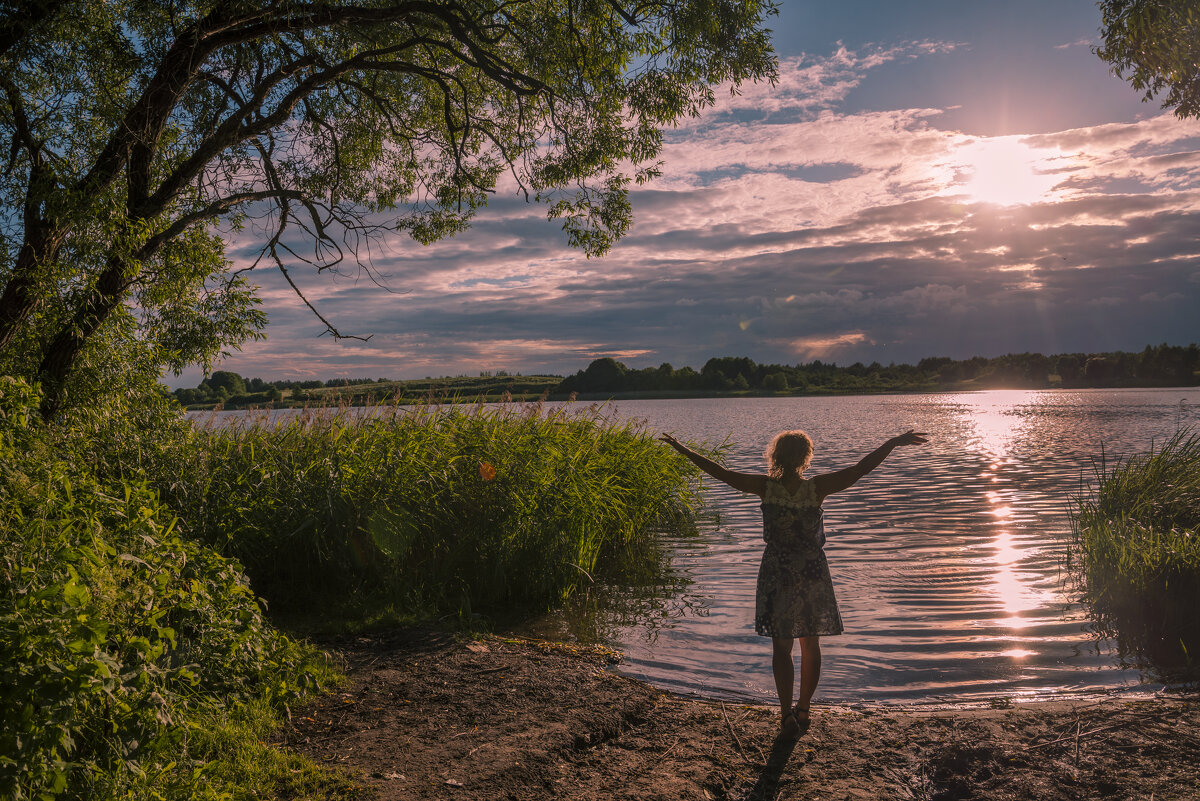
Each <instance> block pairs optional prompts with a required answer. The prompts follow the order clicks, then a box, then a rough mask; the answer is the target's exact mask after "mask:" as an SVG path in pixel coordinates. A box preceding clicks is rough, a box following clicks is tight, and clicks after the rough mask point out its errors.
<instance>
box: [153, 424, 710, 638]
mask: <svg viewBox="0 0 1200 801" xmlns="http://www.w3.org/2000/svg"><path fill="white" fill-rule="evenodd" d="M195 452H196V453H197V454H198V455H199V458H198V460H196V461H195V463H194V465H193V471H192V472H190V473H188V474H187V475H180V474H179V473H178V472H172V473H171V474H170V475H164V476H162V483H161V486H162V489H163V493H164V498H166V499H167V500H168V502H169V503H170V504H171V506H172V507H173V508H175V509H178V510H179V513H180V515H181V518H182V519H183V521H184V523H183V524H182V525H183V526H184V527H185V528H186V529H187V531H188V532H189V533H190V534H191V535H192V536H194V537H196V538H198V539H200V540H202V541H204V542H207V543H210V544H211V545H213V547H215V548H217V549H218V550H220V551H221V552H222V553H224V554H227V555H230V556H234V557H236V558H237V559H238V560H239V561H240V562H241V563H242V564H244V565H245V566H246V568H247V571H248V572H249V574H250V575H251V577H252V579H253V585H254V587H255V589H256V590H257V591H258V592H259V593H260V594H261V595H262V596H264V597H265V598H266V599H268V601H269V602H270V604H271V606H272V609H273V611H275V612H277V613H282V614H286V615H288V616H289V617H291V616H297V615H299V616H304V617H305V618H306V619H308V620H310V621H311V619H312V618H313V616H316V615H321V616H325V617H326V618H327V619H330V620H331V621H333V622H336V623H337V625H338V626H345V625H347V623H348V622H354V621H357V622H360V623H361V622H362V621H364V620H367V619H370V618H372V617H374V618H380V617H383V618H387V617H389V616H391V617H393V618H394V617H401V618H405V617H407V618H409V619H412V618H422V617H430V616H437V615H447V614H451V615H461V616H470V615H471V614H472V613H479V612H484V613H487V614H489V615H494V614H497V613H502V612H506V611H511V610H513V609H532V608H545V607H547V606H549V605H552V604H554V603H556V602H559V601H561V600H563V599H564V598H565V597H567V596H569V595H571V594H572V593H573V592H574V591H575V590H576V589H577V588H578V587H580V586H586V585H590V584H591V583H592V582H593V581H596V580H599V579H600V578H610V579H612V578H620V577H622V576H626V577H627V576H628V574H629V571H630V570H631V569H634V568H636V567H638V566H640V567H641V568H642V569H645V568H646V565H658V564H661V562H662V560H661V559H658V558H657V556H658V555H657V554H656V552H655V548H656V545H655V538H654V536H653V534H654V531H655V529H656V528H658V527H661V526H664V525H674V526H685V527H687V526H690V525H691V509H692V508H693V505H694V503H695V497H694V495H693V492H694V485H693V482H692V481H690V479H689V477H690V476H691V475H692V471H691V468H690V466H689V465H688V464H687V463H686V462H684V461H683V460H682V459H681V458H679V457H677V456H675V455H674V454H673V452H669V451H668V449H666V448H664V447H662V446H661V444H660V443H658V442H656V441H655V439H654V436H653V435H652V434H651V433H649V432H647V431H645V430H644V429H643V428H642V427H640V426H638V425H636V424H633V423H629V422H621V421H618V420H616V419H615V418H613V417H611V416H606V415H605V414H604V411H603V410H602V409H597V408H595V407H588V408H586V409H567V408H559V409H556V410H553V411H549V412H546V411H544V410H543V409H542V408H541V407H540V406H538V405H528V406H514V405H504V406H499V407H497V406H483V405H481V404H477V405H474V406H464V405H459V406H440V407H409V408H396V407H392V408H386V409H378V408H377V409H375V410H373V411H372V412H371V413H363V412H362V411H361V410H347V409H342V410H336V409H334V410H319V411H311V412H307V413H304V414H300V415H297V416H295V417H293V418H291V419H287V420H284V421H282V422H274V421H273V422H270V423H268V422H267V421H266V420H264V419H258V420H257V421H254V420H250V419H248V420H247V421H244V422H242V423H241V424H233V425H230V424H216V423H215V422H214V423H210V424H209V425H206V426H202V427H201V428H200V429H199V430H198V431H197V432H196V444H195Z"/></svg>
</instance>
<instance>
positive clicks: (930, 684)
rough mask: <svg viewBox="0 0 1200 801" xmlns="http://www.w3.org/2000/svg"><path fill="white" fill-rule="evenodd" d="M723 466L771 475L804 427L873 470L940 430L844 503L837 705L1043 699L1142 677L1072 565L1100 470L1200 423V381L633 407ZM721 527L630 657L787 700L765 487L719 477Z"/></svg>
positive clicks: (822, 451) (712, 499)
mask: <svg viewBox="0 0 1200 801" xmlns="http://www.w3.org/2000/svg"><path fill="white" fill-rule="evenodd" d="M617 412H618V413H619V414H620V415H622V416H628V417H634V418H640V419H644V420H646V421H648V423H649V424H650V425H651V426H652V427H653V428H654V429H655V430H663V431H671V432H674V433H675V434H677V435H679V436H680V437H682V438H685V439H688V440H692V441H697V442H700V441H706V442H708V443H710V444H718V443H722V442H728V443H730V444H729V446H728V449H727V451H726V453H725V454H724V456H723V461H724V462H725V463H726V464H728V465H729V466H731V467H733V468H734V469H738V470H745V471H754V472H761V471H762V470H763V457H762V450H763V448H764V447H765V445H766V443H767V442H768V441H769V440H770V438H771V437H772V436H773V435H774V434H775V433H776V432H778V431H780V430H783V429H787V428H804V429H805V430H807V431H808V432H809V433H810V434H811V435H812V436H813V439H814V440H815V442H816V453H815V455H814V459H813V466H812V469H811V471H810V474H816V473H821V472H825V471H829V470H834V469H838V468H841V467H845V466H847V465H850V464H853V463H854V462H856V461H857V460H858V459H859V458H861V457H862V456H863V455H865V454H866V453H867V452H869V451H870V450H871V449H872V448H874V447H875V446H876V445H878V444H879V443H880V442H882V441H884V440H885V439H887V438H888V437H890V436H892V435H894V434H896V433H898V432H900V431H904V430H907V429H909V428H916V429H917V430H921V431H928V432H930V433H931V435H932V438H931V441H930V444H929V445H928V446H925V447H923V448H919V449H917V448H912V449H903V450H902V451H900V452H897V453H896V454H894V455H893V456H891V457H890V458H889V459H888V461H887V462H886V463H885V464H884V465H883V466H882V467H881V468H879V469H878V470H877V471H876V472H875V473H873V474H872V475H870V476H868V477H867V478H865V479H863V481H861V482H860V484H859V485H857V486H855V487H853V488H851V489H850V490H848V491H847V492H845V493H844V494H842V495H838V496H834V497H832V498H830V499H829V500H827V502H826V529H827V535H828V544H827V546H826V552H827V554H828V555H829V562H830V569H831V571H832V573H833V576H834V584H835V586H836V590H837V595H838V599H839V604H840V607H841V612H842V617H843V620H844V621H845V624H846V634H845V635H843V636H841V637H829V638H825V639H823V640H822V651H823V654H824V657H825V660H824V671H823V674H822V681H821V688H820V690H819V698H820V699H823V700H826V701H861V700H868V701H913V700H935V701H944V700H947V699H956V700H970V699H979V698H993V697H997V696H1013V697H1020V698H1026V697H1043V696H1048V695H1055V694H1073V693H1079V692H1088V691H1094V690H1111V689H1113V688H1119V687H1129V686H1136V685H1137V684H1138V683H1139V682H1140V681H1141V680H1142V678H1143V677H1142V676H1141V675H1140V674H1138V673H1137V672H1136V671H1132V670H1128V669H1124V668H1123V667H1122V666H1121V661H1120V659H1119V658H1118V655H1117V653H1116V649H1115V646H1114V645H1113V643H1111V642H1109V641H1107V640H1104V639H1100V638H1098V637H1097V636H1096V635H1095V634H1094V633H1093V632H1092V629H1091V626H1090V624H1089V622H1088V618H1087V615H1086V610H1084V609H1082V608H1080V606H1079V605H1078V604H1077V603H1075V601H1074V598H1073V595H1072V592H1071V589H1070V581H1069V577H1068V576H1067V574H1066V573H1065V571H1064V570H1063V564H1064V560H1065V557H1066V537H1067V535H1068V533H1069V523H1068V518H1067V514H1068V510H1069V508H1070V503H1071V498H1072V497H1073V496H1077V495H1078V494H1079V493H1080V492H1081V491H1082V490H1083V489H1084V488H1086V487H1087V486H1088V484H1089V482H1090V481H1091V480H1092V477H1093V475H1094V467H1095V465H1097V464H1100V463H1101V462H1102V461H1111V460H1113V459H1116V458H1123V457H1127V456H1129V455H1131V454H1134V453H1138V452H1141V451H1144V450H1145V449H1147V448H1148V447H1150V446H1151V444H1152V442H1154V441H1161V440H1162V439H1164V438H1165V437H1167V436H1169V435H1170V434H1171V433H1173V432H1174V431H1175V430H1176V428H1177V427H1178V426H1181V425H1197V424H1200V391H1198V390H1195V389H1186V390H1180V389H1170V390H1115V391H1098V390H1086V391H1056V392H1045V391H998V392H980V393H960V394H929V395H905V396H874V397H850V398H780V399H765V398H760V399H744V400H743V399H737V400H731V399H703V400H690V401H639V402H623V403H621V404H619V406H618V409H617ZM704 487H705V494H706V497H707V499H708V503H709V505H710V507H711V508H712V509H713V510H714V511H715V512H716V513H717V516H718V520H719V523H718V524H717V525H712V526H708V527H706V528H705V529H704V530H703V531H702V533H701V536H700V538H699V539H698V540H694V539H684V540H679V539H676V540H673V541H670V544H671V545H672V547H673V548H674V551H675V562H676V565H677V567H678V569H679V570H680V571H681V573H682V574H684V575H685V576H687V577H688V578H690V579H691V581H692V582H693V583H692V584H691V586H690V587H688V589H687V592H688V593H689V595H690V601H689V603H687V604H684V605H683V609H684V611H683V612H682V613H681V614H680V615H679V616H677V617H674V618H671V619H669V620H667V621H666V622H661V621H660V622H658V623H656V625H655V626H654V627H652V628H651V629H647V628H645V627H644V626H638V625H633V626H627V627H625V628H621V629H619V630H618V633H617V635H616V642H617V644H618V645H619V646H620V647H621V648H622V649H623V650H624V651H625V652H626V655H627V658H626V662H625V664H624V666H623V667H622V670H624V671H625V672H628V673H630V674H632V675H635V676H638V677H640V678H644V679H647V680H649V681H651V682H653V683H655V684H658V685H660V686H662V687H665V688H668V689H672V690H676V691H679V692H685V693H695V694H700V695H706V696H712V697H722V698H729V699H741V700H755V701H763V700H766V699H769V698H771V697H773V695H774V684H773V681H772V678H771V673H770V665H769V644H768V642H767V640H765V639H764V638H761V637H758V636H756V635H755V634H754V631H753V614H754V611H753V610H754V586H755V580H756V576H757V570H758V560H759V557H760V554H761V547H762V541H761V526H762V520H761V514H760V511H759V503H758V499H757V498H753V497H750V496H745V495H742V494H740V493H737V492H735V491H733V490H731V489H729V488H728V487H725V486H724V485H720V484H716V483H715V482H712V481H706V482H705V484H704Z"/></svg>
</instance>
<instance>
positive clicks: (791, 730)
mask: <svg viewBox="0 0 1200 801" xmlns="http://www.w3.org/2000/svg"><path fill="white" fill-rule="evenodd" d="M802 733H803V728H802V727H801V725H800V718H798V717H797V716H796V712H795V711H794V710H793V711H790V712H788V713H787V714H786V715H784V716H783V722H782V723H780V724H779V734H780V736H782V737H787V738H789V739H795V738H797V737H799V736H800V735H801V734H802Z"/></svg>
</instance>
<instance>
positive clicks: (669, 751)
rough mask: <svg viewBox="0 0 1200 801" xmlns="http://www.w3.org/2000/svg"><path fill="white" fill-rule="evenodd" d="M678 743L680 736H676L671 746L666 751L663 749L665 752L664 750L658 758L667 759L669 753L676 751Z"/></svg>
mask: <svg viewBox="0 0 1200 801" xmlns="http://www.w3.org/2000/svg"><path fill="white" fill-rule="evenodd" d="M677 745H679V738H678V737H676V738H675V742H673V743H671V747H670V748H668V749H667V750H666V751H663V752H662V754H661V755H660V756H659V757H658V758H659V759H666V758H667V756H668V755H669V754H670V753H671V752H672V751H674V750H675V746H677Z"/></svg>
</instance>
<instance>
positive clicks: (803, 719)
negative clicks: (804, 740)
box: [791, 704, 812, 734]
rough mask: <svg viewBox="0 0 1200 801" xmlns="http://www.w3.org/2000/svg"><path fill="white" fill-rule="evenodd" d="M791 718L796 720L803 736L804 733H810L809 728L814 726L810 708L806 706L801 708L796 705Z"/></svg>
mask: <svg viewBox="0 0 1200 801" xmlns="http://www.w3.org/2000/svg"><path fill="white" fill-rule="evenodd" d="M791 717H793V718H795V720H796V725H797V726H798V727H799V729H800V733H801V734H804V732H806V731H808V727H809V726H811V725H812V717H811V715H810V714H809V709H808V707H806V706H800V705H799V704H796V706H795V707H794V708H793V709H792V714H791Z"/></svg>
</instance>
